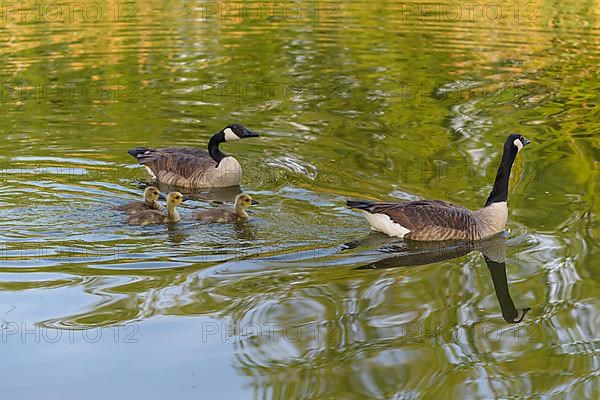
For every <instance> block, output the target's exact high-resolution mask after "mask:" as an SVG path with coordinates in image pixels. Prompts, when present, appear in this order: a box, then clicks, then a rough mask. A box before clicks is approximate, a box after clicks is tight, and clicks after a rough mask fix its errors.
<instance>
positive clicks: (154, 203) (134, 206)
mask: <svg viewBox="0 0 600 400" xmlns="http://www.w3.org/2000/svg"><path fill="white" fill-rule="evenodd" d="M159 197H160V190H158V189H157V188H155V187H154V186H148V187H147V188H146V190H144V201H132V202H131V203H127V204H123V205H122V206H114V207H113V209H114V210H118V211H125V212H126V213H127V214H135V213H138V212H140V211H144V210H156V211H162V210H163V208H162V206H161V205H160V203H159V202H158V198H159Z"/></svg>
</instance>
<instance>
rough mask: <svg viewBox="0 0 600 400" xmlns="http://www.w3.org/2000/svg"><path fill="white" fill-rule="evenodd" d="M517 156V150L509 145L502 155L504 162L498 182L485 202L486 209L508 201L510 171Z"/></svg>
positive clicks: (499, 171) (497, 174) (497, 175)
mask: <svg viewBox="0 0 600 400" xmlns="http://www.w3.org/2000/svg"><path fill="white" fill-rule="evenodd" d="M516 156H517V150H516V148H515V147H514V146H512V145H509V146H508V147H505V148H504V152H503V153H502V160H501V161H500V166H499V167H498V172H497V173H496V180H495V181H494V187H493V188H492V191H491V192H490V195H489V197H488V199H487V201H486V202H485V207H487V206H489V205H491V204H493V203H501V202H505V201H506V200H507V199H508V180H509V178H510V170H511V168H512V166H513V163H514V162H515V157H516Z"/></svg>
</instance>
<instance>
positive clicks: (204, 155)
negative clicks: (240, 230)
mask: <svg viewBox="0 0 600 400" xmlns="http://www.w3.org/2000/svg"><path fill="white" fill-rule="evenodd" d="M251 137H258V134H257V133H254V132H252V131H250V130H249V129H246V128H245V127H243V126H242V125H239V124H232V125H228V126H226V127H225V128H223V129H222V130H221V131H219V132H217V133H216V134H215V135H213V137H212V138H211V139H210V141H209V142H208V151H206V150H201V149H197V148H193V147H176V148H162V149H148V148H145V147H136V148H135V149H131V150H129V151H128V153H129V154H130V155H131V156H132V157H135V159H136V160H137V161H138V163H139V164H141V165H143V166H144V167H146V170H147V171H148V173H149V174H150V175H151V176H152V177H153V178H154V179H157V180H158V181H159V182H162V183H165V184H167V185H172V186H179V187H184V188H188V189H200V188H206V187H228V186H238V185H239V184H240V182H241V180H242V167H241V165H240V163H239V162H238V161H237V160H236V159H235V158H234V157H232V156H230V155H227V154H224V153H222V152H221V150H220V149H219V145H220V144H221V143H226V142H233V141H237V140H240V139H245V138H251Z"/></svg>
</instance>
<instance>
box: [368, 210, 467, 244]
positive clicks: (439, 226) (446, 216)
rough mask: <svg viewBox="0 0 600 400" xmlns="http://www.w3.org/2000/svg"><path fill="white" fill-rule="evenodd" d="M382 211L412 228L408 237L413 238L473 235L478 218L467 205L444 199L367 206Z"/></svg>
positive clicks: (443, 238) (432, 238)
mask: <svg viewBox="0 0 600 400" xmlns="http://www.w3.org/2000/svg"><path fill="white" fill-rule="evenodd" d="M367 211H369V212H371V213H382V214H385V215H387V216H389V217H390V218H391V219H392V221H394V222H396V223H398V224H400V225H402V226H404V227H405V228H407V229H409V230H410V233H408V234H407V235H406V236H405V237H406V238H408V239H413V240H450V239H473V238H475V235H476V221H475V219H474V218H473V215H472V214H471V211H470V210H469V209H467V208H465V207H462V206H459V205H456V204H452V203H448V202H445V201H441V200H418V201H410V202H406V203H374V204H373V205H371V206H370V207H369V209H368V210H367Z"/></svg>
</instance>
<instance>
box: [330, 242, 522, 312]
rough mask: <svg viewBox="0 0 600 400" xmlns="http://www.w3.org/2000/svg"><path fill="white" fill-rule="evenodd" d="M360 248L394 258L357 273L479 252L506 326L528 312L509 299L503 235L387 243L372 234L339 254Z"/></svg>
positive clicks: (362, 268) (381, 261)
mask: <svg viewBox="0 0 600 400" xmlns="http://www.w3.org/2000/svg"><path fill="white" fill-rule="evenodd" d="M360 246H379V248H378V251H379V252H381V253H384V254H393V256H391V257H386V258H384V259H381V260H377V261H374V262H371V263H368V264H365V265H362V266H360V267H357V268H356V269H357V270H368V269H387V268H398V267H409V266H418V265H427V264H432V263H436V262H440V261H446V260H451V259H454V258H458V257H462V256H464V255H467V254H469V253H471V252H472V251H479V252H481V254H482V255H483V258H484V260H485V263H486V265H487V267H488V269H489V271H490V274H491V277H492V283H493V285H494V290H495V292H496V298H497V299H498V303H499V304H500V308H501V310H502V317H503V318H504V320H505V321H506V322H508V323H519V322H521V321H523V318H524V317H525V314H527V312H528V311H529V310H531V308H530V307H526V308H520V309H518V308H516V307H515V304H514V302H513V300H512V298H511V296H510V291H509V288H508V279H507V276H506V261H505V260H506V238H505V237H504V236H503V235H496V236H494V237H491V238H489V239H486V240H483V241H479V242H470V241H448V242H415V241H404V240H392V241H390V238H388V237H384V236H383V235H378V234H371V235H369V236H368V237H366V238H364V239H361V240H358V241H354V242H350V243H347V244H345V245H344V246H343V250H342V251H344V250H349V249H354V248H357V247H360Z"/></svg>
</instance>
